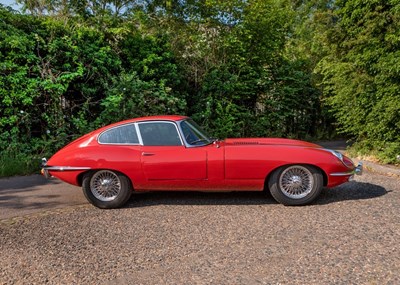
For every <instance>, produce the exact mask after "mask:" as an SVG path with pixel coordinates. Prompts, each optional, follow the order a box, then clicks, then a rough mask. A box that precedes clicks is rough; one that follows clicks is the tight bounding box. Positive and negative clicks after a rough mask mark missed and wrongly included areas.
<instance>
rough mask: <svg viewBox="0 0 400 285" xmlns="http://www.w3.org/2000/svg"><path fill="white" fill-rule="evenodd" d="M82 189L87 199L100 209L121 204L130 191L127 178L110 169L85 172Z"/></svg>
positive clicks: (125, 200)
mask: <svg viewBox="0 0 400 285" xmlns="http://www.w3.org/2000/svg"><path fill="white" fill-rule="evenodd" d="M82 189H83V193H84V194H85V197H86V198H87V200H88V201H89V202H90V203H92V204H93V205H95V206H96V207H98V208H102V209H111V208H118V207H121V206H123V205H124V204H125V203H126V202H127V201H128V200H129V198H130V196H131V193H132V186H131V183H130V181H129V179H128V178H127V177H126V176H124V175H122V174H119V173H117V172H114V171H111V170H99V171H96V172H90V173H87V174H86V175H85V176H84V177H83V182H82Z"/></svg>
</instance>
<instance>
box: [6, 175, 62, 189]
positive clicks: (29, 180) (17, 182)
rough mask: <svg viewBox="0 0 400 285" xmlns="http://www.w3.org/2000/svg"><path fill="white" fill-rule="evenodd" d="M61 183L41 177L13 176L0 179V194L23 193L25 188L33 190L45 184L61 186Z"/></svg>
mask: <svg viewBox="0 0 400 285" xmlns="http://www.w3.org/2000/svg"><path fill="white" fill-rule="evenodd" d="M61 183H62V182H61V181H60V180H58V179H55V178H51V179H46V178H45V177H44V176H42V175H39V174H37V175H30V176H15V177H9V178H0V192H5V191H15V190H20V191H25V190H24V189H26V188H32V189H33V188H35V187H37V186H42V185H45V184H61Z"/></svg>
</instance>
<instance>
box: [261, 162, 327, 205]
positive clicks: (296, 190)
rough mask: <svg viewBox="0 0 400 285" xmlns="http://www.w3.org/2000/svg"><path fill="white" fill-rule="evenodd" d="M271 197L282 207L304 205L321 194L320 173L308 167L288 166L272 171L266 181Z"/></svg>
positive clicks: (321, 179) (321, 181) (321, 178)
mask: <svg viewBox="0 0 400 285" xmlns="http://www.w3.org/2000/svg"><path fill="white" fill-rule="evenodd" d="M268 187H269V190H270V192H271V195H272V197H274V199H275V200H276V201H278V202H279V203H282V204H284V205H304V204H308V203H310V202H312V201H313V200H314V199H315V198H316V197H318V195H319V194H320V193H321V190H322V187H323V177H322V174H321V171H319V170H318V169H316V168H315V167H312V166H308V165H289V166H283V167H280V168H278V169H277V170H275V171H274V173H273V174H272V175H271V177H270V179H269V181H268Z"/></svg>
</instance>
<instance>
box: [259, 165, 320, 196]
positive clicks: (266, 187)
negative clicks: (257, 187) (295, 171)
mask: <svg viewBox="0 0 400 285" xmlns="http://www.w3.org/2000/svg"><path fill="white" fill-rule="evenodd" d="M290 165H297V164H285V165H281V166H279V167H277V168H275V169H274V170H272V171H270V173H268V175H267V176H266V177H265V180H264V192H266V193H269V192H270V189H269V187H268V180H269V179H270V177H271V175H272V174H273V173H274V172H275V171H276V170H277V169H278V168H281V167H285V166H290ZM298 165H303V166H310V167H314V168H316V169H318V170H319V171H320V172H321V174H322V178H323V181H324V183H323V185H324V187H326V186H327V185H328V175H327V174H326V173H325V171H324V170H322V168H320V167H318V166H316V165H313V164H307V163H300V164H298Z"/></svg>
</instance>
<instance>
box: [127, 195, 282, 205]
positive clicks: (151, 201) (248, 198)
mask: <svg viewBox="0 0 400 285" xmlns="http://www.w3.org/2000/svg"><path fill="white" fill-rule="evenodd" d="M265 204H276V202H275V200H273V199H272V197H271V196H270V195H267V194H265V193H264V192H221V193H218V192H213V193H210V192H193V191H191V192H189V191H184V192H172V191H171V192H146V193H135V194H133V195H132V198H131V199H130V200H129V202H128V204H127V205H126V206H125V207H127V208H133V207H146V206H155V205H265Z"/></svg>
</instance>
